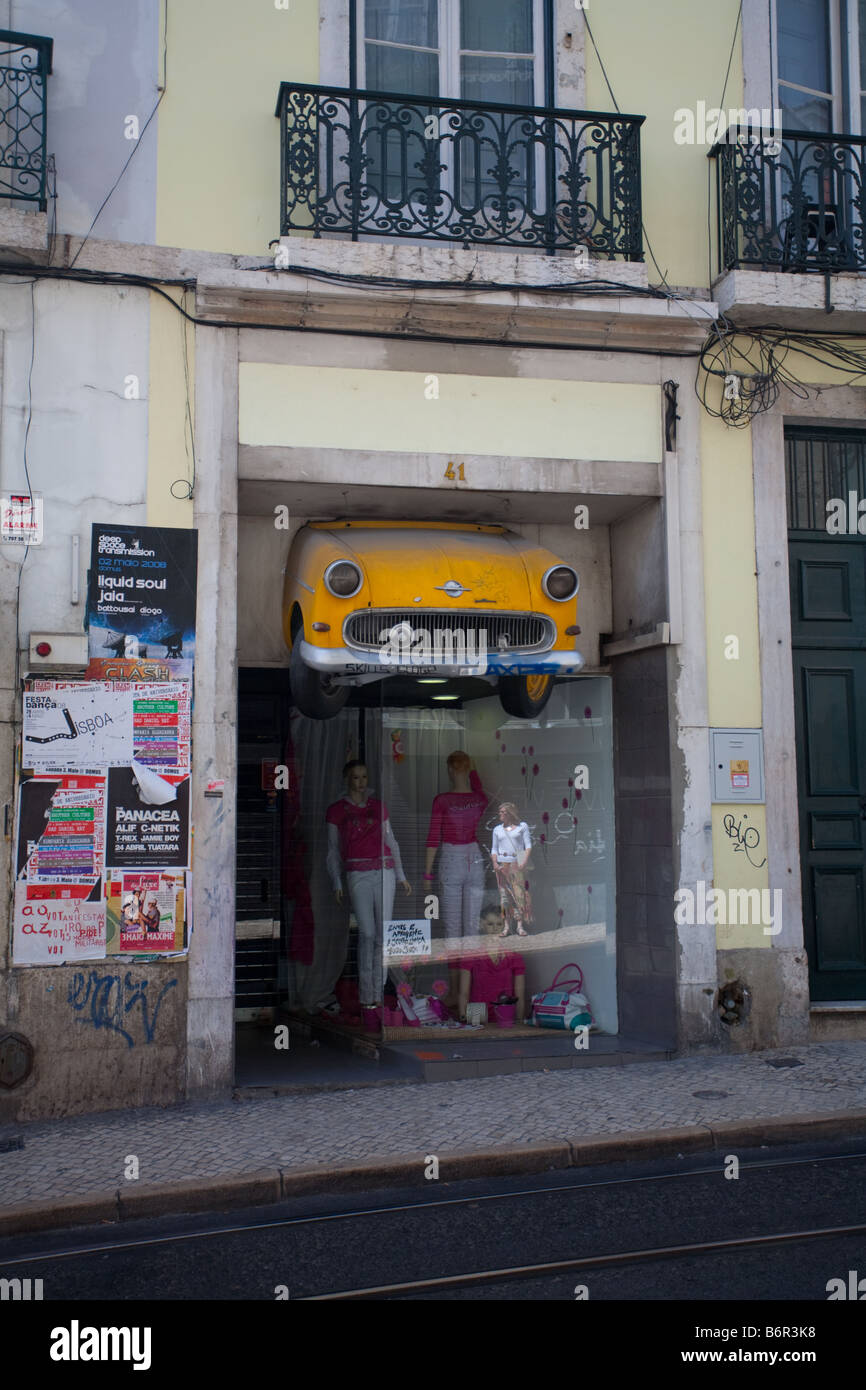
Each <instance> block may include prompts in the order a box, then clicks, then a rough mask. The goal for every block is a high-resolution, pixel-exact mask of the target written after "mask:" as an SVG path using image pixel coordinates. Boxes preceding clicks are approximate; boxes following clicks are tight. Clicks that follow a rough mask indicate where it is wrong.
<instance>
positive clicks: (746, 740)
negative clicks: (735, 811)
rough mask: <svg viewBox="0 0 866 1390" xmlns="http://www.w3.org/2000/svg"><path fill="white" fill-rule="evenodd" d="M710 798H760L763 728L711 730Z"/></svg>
mask: <svg viewBox="0 0 866 1390" xmlns="http://www.w3.org/2000/svg"><path fill="white" fill-rule="evenodd" d="M710 779H711V784H712V788H713V801H763V800H764V799H765V798H764V731H763V729H710Z"/></svg>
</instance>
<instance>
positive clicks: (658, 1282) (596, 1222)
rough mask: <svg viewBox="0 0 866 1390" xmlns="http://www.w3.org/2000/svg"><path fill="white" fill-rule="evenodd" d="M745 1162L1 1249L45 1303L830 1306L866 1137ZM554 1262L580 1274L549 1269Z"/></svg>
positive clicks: (163, 1224) (583, 1174)
mask: <svg viewBox="0 0 866 1390" xmlns="http://www.w3.org/2000/svg"><path fill="white" fill-rule="evenodd" d="M735 1157H736V1158H737V1159H738V1161H739V1176H737V1177H733V1176H726V1175H725V1174H726V1170H727V1172H728V1173H731V1172H732V1171H733V1165H732V1164H731V1162H730V1161H725V1157H723V1156H719V1157H715V1156H708V1155H705V1154H695V1155H692V1156H689V1157H685V1158H682V1159H663V1160H658V1161H656V1162H654V1163H643V1164H618V1165H606V1166H604V1167H598V1168H583V1169H581V1170H579V1171H566V1172H557V1173H549V1174H545V1175H542V1176H540V1177H531V1178H527V1177H523V1178H517V1177H515V1178H511V1179H503V1180H499V1181H492V1180H475V1181H466V1182H459V1183H447V1184H445V1183H437V1182H435V1181H431V1182H430V1184H429V1191H428V1190H421V1191H419V1189H418V1188H417V1187H416V1188H413V1189H411V1190H405V1191H397V1190H393V1189H392V1190H383V1191H378V1192H369V1193H364V1194H362V1195H358V1194H355V1195H351V1196H350V1195H346V1196H340V1197H335V1196H333V1197H328V1196H327V1195H325V1196H318V1197H309V1198H306V1199H303V1200H301V1199H295V1200H293V1201H291V1202H286V1203H282V1204H280V1205H271V1206H268V1207H260V1208H257V1209H252V1210H245V1211H232V1212H226V1213H222V1214H220V1213H211V1214H208V1215H201V1216H195V1217H193V1216H182V1215H179V1216H171V1217H163V1218H160V1219H155V1220H147V1221H144V1220H142V1221H128V1222H125V1223H123V1225H122V1227H119V1226H116V1225H111V1224H104V1225H101V1226H98V1227H90V1228H78V1229H75V1230H67V1231H63V1232H48V1233H45V1234H42V1235H30V1236H18V1237H12V1238H7V1239H5V1240H3V1241H2V1242H0V1277H6V1278H11V1277H13V1276H17V1277H20V1278H26V1277H30V1278H42V1280H43V1289H44V1295H43V1296H44V1299H45V1300H46V1301H50V1300H74V1301H75V1302H76V1303H77V1302H79V1301H87V1300H101V1301H111V1302H113V1303H115V1304H116V1303H117V1302H118V1301H125V1300H129V1301H132V1300H142V1299H144V1300H171V1301H175V1302H176V1301H184V1300H196V1299H199V1300H210V1301H223V1300H253V1301H261V1300H265V1301H269V1300H270V1301H275V1300H280V1299H288V1300H291V1301H297V1300H303V1299H321V1298H323V1297H325V1298H328V1297H334V1296H339V1295H344V1296H345V1295H347V1294H353V1295H355V1296H357V1295H358V1294H363V1291H365V1290H371V1289H377V1290H379V1292H378V1293H377V1294H375V1295H374V1297H376V1298H381V1299H388V1298H393V1299H397V1300H422V1301H429V1300H448V1301H455V1300H456V1301H462V1300H466V1301H501V1300H521V1301H560V1300H567V1301H574V1300H575V1298H576V1296H578V1295H579V1294H581V1293H582V1294H583V1296H584V1297H586V1298H588V1299H589V1300H590V1301H609V1300H630V1301H658V1300H698V1301H705V1302H712V1301H716V1300H735V1301H747V1300H748V1301H754V1300H786V1301H790V1302H800V1303H802V1302H809V1301H821V1302H822V1303H824V1304H826V1302H827V1297H828V1293H827V1285H828V1281H830V1280H831V1279H834V1278H841V1279H843V1280H848V1278H849V1271H852V1270H853V1271H859V1274H860V1277H863V1276H866V1143H864V1142H863V1141H862V1140H852V1141H850V1143H848V1144H847V1145H840V1144H835V1145H824V1146H805V1145H798V1146H796V1147H793V1146H792V1147H788V1148H785V1149H767V1148H761V1149H754V1150H742V1151H741V1152H740V1153H739V1154H737V1155H735ZM849 1228H854V1229H853V1230H850V1229H849ZM858 1228H860V1229H858ZM816 1231H819V1232H827V1233H828V1234H824V1235H820V1236H818V1237H816V1236H814V1235H810V1233H812V1232H816ZM772 1236H785V1237H788V1239H786V1240H784V1241H782V1242H780V1243H766V1242H765V1238H767V1237H772ZM93 1247H99V1248H96V1249H94V1248H93ZM679 1247H699V1248H698V1249H688V1250H681V1249H679ZM706 1247H709V1248H706ZM660 1250H664V1251H665V1252H667V1253H665V1254H664V1255H660V1254H658V1253H657V1252H659V1251H660ZM76 1252H89V1253H76ZM643 1252H655V1253H652V1254H649V1256H647V1254H645V1253H643ZM616 1257H619V1258H616ZM575 1262H580V1263H575ZM552 1264H553V1265H555V1264H565V1265H566V1267H565V1268H558V1269H555V1270H538V1269H537V1268H536V1267H537V1266H546V1265H552ZM479 1275H480V1276H481V1278H479V1279H473V1280H472V1281H470V1282H463V1283H460V1282H456V1283H454V1282H446V1283H444V1284H440V1285H434V1286H433V1287H431V1286H430V1281H434V1280H445V1281H452V1280H454V1279H458V1280H459V1279H460V1278H464V1279H465V1276H479ZM407 1286H409V1287H407ZM864 1289H866V1285H864ZM800 1316H801V1315H800Z"/></svg>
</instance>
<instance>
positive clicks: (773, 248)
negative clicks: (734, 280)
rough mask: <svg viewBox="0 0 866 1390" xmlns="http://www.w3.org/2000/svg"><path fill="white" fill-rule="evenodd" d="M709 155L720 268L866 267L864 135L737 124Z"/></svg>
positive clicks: (830, 269)
mask: <svg viewBox="0 0 866 1390" xmlns="http://www.w3.org/2000/svg"><path fill="white" fill-rule="evenodd" d="M710 158H712V159H715V161H716V206H717V209H718V246H719V270H720V271H722V270H734V269H737V268H739V267H741V266H742V267H747V266H757V267H760V268H761V269H762V270H797V271H820V272H822V273H823V274H828V273H831V272H835V271H841V270H863V269H866V244H864V226H866V136H852V135H821V134H812V133H810V132H806V131H799V130H798V131H781V132H779V134H778V135H770V134H768V133H766V132H765V133H761V134H759V133H757V132H755V133H754V136H753V134H752V132H750V131H746V130H743V131H741V132H740V131H736V130H734V129H732V130H729V131H728V133H727V136H726V139H725V141H724V142H723V143H719V144H717V145H715V146H714V147H713V149H712V150H710Z"/></svg>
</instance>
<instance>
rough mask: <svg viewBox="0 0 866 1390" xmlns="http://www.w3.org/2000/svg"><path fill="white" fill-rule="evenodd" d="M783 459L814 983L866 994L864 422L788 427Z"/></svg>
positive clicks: (820, 996) (836, 993) (831, 992)
mask: <svg viewBox="0 0 866 1390" xmlns="http://www.w3.org/2000/svg"><path fill="white" fill-rule="evenodd" d="M786 470H787V484H788V548H789V571H790V581H791V636H792V647H793V667H794V709H795V721H796V745H797V784H798V800H799V818H800V863H801V872H802V880H803V930H804V940H805V944H806V950H807V953H808V957H809V980H810V992H811V997H812V999H813V1000H814V1001H816V1002H820V1001H823V1002H827V1001H839V1002H841V1001H848V1000H858V999H866V882H864V873H866V845H864V824H866V537H864V535H863V534H861V533H860V532H859V531H858V529H857V526H858V520H859V513H858V506H859V499H860V498H863V497H864V496H866V433H859V432H854V431H849V430H837V431H833V430H826V429H825V430H820V429H810V430H807V429H791V430H788V431H786ZM828 527H829V528H830V529H828ZM852 527H853V530H852ZM864 529H866V519H864Z"/></svg>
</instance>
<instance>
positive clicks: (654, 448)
mask: <svg viewBox="0 0 866 1390" xmlns="http://www.w3.org/2000/svg"><path fill="white" fill-rule="evenodd" d="M434 381H435V383H436V384H437V385H438V392H439V395H438V398H435V397H433V396H432V395H430V394H428V393H432V392H433V391H434V389H436V386H434ZM239 389H240V442H241V443H242V444H252V445H267V444H269V445H279V444H282V445H294V446H295V447H296V448H301V447H304V446H308V447H319V448H332V449H375V450H379V451H383V452H389V451H393V452H395V453H404V454H405V453H415V452H418V453H452V452H453V453H460V454H494V455H495V454H508V455H515V456H518V457H519V456H527V457H530V458H559V459H572V458H576V457H579V458H582V459H599V460H605V459H614V460H616V459H619V460H622V461H632V462H651V463H657V462H659V461H660V459H661V405H660V400H659V388H658V387H657V386H639V385H630V384H629V385H625V384H622V383H611V382H597V381H594V382H582V381H550V380H547V381H545V380H533V379H531V378H515V377H492V376H456V375H451V374H446V373H440V374H439V375H438V376H437V377H436V378H433V377H432V376H429V375H427V376H425V374H424V373H422V372H380V371H374V370H366V369H362V368H342V367H340V368H338V367H327V368H322V367H287V366H277V365H274V364H270V363H259V362H242V363H241V364H240V385H239Z"/></svg>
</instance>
